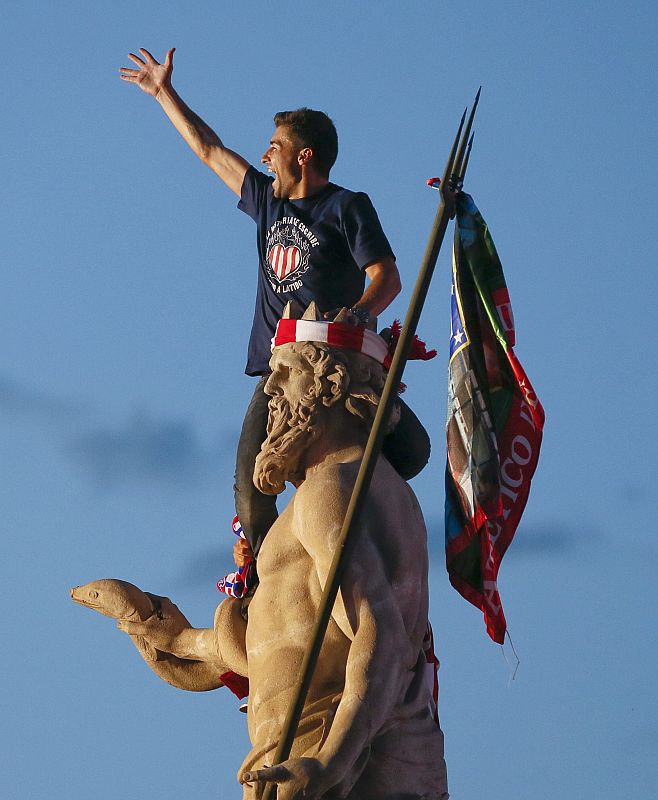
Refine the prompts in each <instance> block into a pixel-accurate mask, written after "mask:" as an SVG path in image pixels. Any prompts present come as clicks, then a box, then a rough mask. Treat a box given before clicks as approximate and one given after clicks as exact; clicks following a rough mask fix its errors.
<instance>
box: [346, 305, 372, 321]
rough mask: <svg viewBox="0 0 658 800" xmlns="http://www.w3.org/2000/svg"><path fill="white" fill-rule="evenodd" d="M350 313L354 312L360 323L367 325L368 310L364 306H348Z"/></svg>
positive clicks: (368, 318)
mask: <svg viewBox="0 0 658 800" xmlns="http://www.w3.org/2000/svg"><path fill="white" fill-rule="evenodd" d="M350 313H351V314H354V316H355V317H356V318H357V319H358V320H359V322H360V323H361V324H362V325H367V324H368V322H370V312H369V311H368V310H367V309H365V308H350Z"/></svg>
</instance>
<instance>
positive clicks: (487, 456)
mask: <svg viewBox="0 0 658 800" xmlns="http://www.w3.org/2000/svg"><path fill="white" fill-rule="evenodd" d="M514 344H515V332H514V318H513V315H512V307H511V304H510V299H509V294H508V291H507V286H506V284H505V276H504V275H503V269H502V266H501V263H500V260H499V258H498V254H497V253H496V248H495V247H494V243H493V240H492V238H491V236H490V234H489V229H488V228H487V225H486V223H485V221H484V220H483V219H482V216H481V215H480V212H479V211H478V209H477V207H476V206H475V203H474V202H473V199H472V198H471V197H470V196H469V195H467V194H464V193H461V194H459V195H458V197H457V227H456V231H455V243H454V251H453V274H452V296H451V338H450V364H449V380H448V420H447V431H446V433H447V440H448V462H447V466H446V507H445V533H446V564H447V568H448V574H449V577H450V582H451V583H452V585H453V586H454V587H455V589H457V591H458V592H459V593H460V594H461V595H463V597H465V598H466V599H467V600H468V601H469V602H471V603H473V605H475V606H477V607H478V608H479V609H481V610H482V612H483V614H484V619H485V623H486V626H487V633H488V634H489V636H491V638H492V639H493V640H494V641H495V642H498V643H500V644H502V643H503V642H504V639H505V631H506V629H507V626H506V622H505V615H504V614H503V608H502V604H501V600H500V595H499V593H498V585H497V579H498V570H499V568H500V562H501V561H502V558H503V556H504V555H505V552H506V550H507V548H508V547H509V545H510V543H511V541H512V538H513V537H514V533H515V532H516V529H517V526H518V524H519V520H520V519H521V514H522V513H523V509H524V508H525V505H526V502H527V500H528V494H529V492H530V481H531V479H532V476H533V474H534V472H535V468H536V466H537V460H538V458H539V449H540V445H541V438H542V429H543V426H544V410H543V408H542V406H541V403H540V402H539V399H538V398H537V396H536V394H535V392H534V390H533V388H532V385H531V384H530V381H529V380H528V377H527V375H526V374H525V372H524V370H523V367H522V366H521V364H520V363H519V361H518V359H517V358H516V356H515V354H514V351H513V347H514Z"/></svg>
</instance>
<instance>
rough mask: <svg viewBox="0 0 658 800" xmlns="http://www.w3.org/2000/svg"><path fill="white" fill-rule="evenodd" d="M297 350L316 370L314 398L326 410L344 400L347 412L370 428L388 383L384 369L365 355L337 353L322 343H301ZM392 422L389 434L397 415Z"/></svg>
mask: <svg viewBox="0 0 658 800" xmlns="http://www.w3.org/2000/svg"><path fill="white" fill-rule="evenodd" d="M296 349H297V352H298V353H299V354H300V355H301V356H303V357H304V358H305V359H306V360H307V361H308V363H309V364H310V365H311V366H312V367H313V373H314V378H315V380H314V394H315V396H316V397H319V398H322V402H323V403H324V405H327V406H328V405H333V403H334V402H335V401H337V400H339V399H341V398H342V399H343V401H344V404H345V409H346V410H347V411H349V413H350V414H353V415H354V416H356V417H359V418H360V419H362V420H364V421H365V422H366V423H367V425H368V428H369V427H370V425H372V422H373V420H374V418H375V414H376V413H377V406H378V405H379V400H380V397H381V394H382V389H383V388H384V383H385V382H386V372H385V371H384V368H383V367H382V365H381V364H380V363H379V362H378V361H375V360H374V359H373V358H370V356H367V355H364V354H363V353H359V352H357V351H355V350H338V349H336V348H335V347H331V346H330V345H328V344H325V343H323V342H304V343H303V344H302V343H299V344H298V345H297V346H296ZM392 418H393V420H394V421H392V424H391V423H389V431H387V432H390V430H391V429H392V428H393V427H394V425H395V422H397V416H396V411H394V412H393V414H392Z"/></svg>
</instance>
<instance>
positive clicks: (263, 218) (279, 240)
mask: <svg viewBox="0 0 658 800" xmlns="http://www.w3.org/2000/svg"><path fill="white" fill-rule="evenodd" d="M273 180H274V179H273V178H270V177H268V176H267V175H263V173H262V172H259V171H258V170H257V169H254V167H249V169H248V170H247V174H246V175H245V178H244V183H243V184H242V195H241V197H240V202H239V203H238V208H239V209H240V210H241V211H244V212H245V214H249V216H250V217H251V218H252V219H253V220H254V221H255V222H256V225H257V226H258V228H257V241H258V260H259V270H258V289H257V292H256V307H255V309H254V320H253V324H252V327H251V337H250V339H249V353H248V357H247V367H246V369H245V372H246V373H247V375H261V374H262V373H263V372H266V371H267V369H268V364H269V360H270V355H271V353H270V343H271V339H272V337H273V336H274V330H275V328H276V324H277V322H278V321H279V319H280V318H281V314H282V312H283V308H284V306H285V304H286V303H287V302H288V301H289V300H292V301H294V302H293V305H295V303H297V304H298V306H299V307H300V308H306V307H307V306H308V304H309V303H310V302H311V300H315V302H316V303H317V305H318V308H319V310H320V311H322V312H324V311H331V310H332V309H334V308H340V307H342V306H347V307H348V308H349V307H350V306H352V305H354V303H356V302H357V300H358V299H359V298H360V297H361V295H362V294H363V290H364V286H365V275H364V272H363V268H364V267H367V266H368V265H369V264H372V263H374V262H375V261H381V260H382V259H383V258H386V257H389V256H393V251H392V250H391V246H390V244H389V243H388V240H387V238H386V236H385V235H384V231H383V230H382V226H381V224H380V222H379V218H378V217H377V212H376V211H375V209H374V207H373V205H372V203H371V202H370V198H369V197H368V195H367V194H364V193H363V192H351V191H349V190H348V189H343V188H342V187H341V186H336V185H335V184H333V183H329V184H328V185H327V186H325V187H324V188H323V189H321V190H320V192H318V194H316V195H314V196H313V197H305V198H303V199H301V200H287V199H279V198H276V197H274V195H273V193H272V183H273Z"/></svg>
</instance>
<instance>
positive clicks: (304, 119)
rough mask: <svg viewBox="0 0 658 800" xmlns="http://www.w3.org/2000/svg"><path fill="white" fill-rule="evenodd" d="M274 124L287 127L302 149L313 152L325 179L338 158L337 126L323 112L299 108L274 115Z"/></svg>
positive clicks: (315, 162) (315, 164)
mask: <svg viewBox="0 0 658 800" xmlns="http://www.w3.org/2000/svg"><path fill="white" fill-rule="evenodd" d="M274 124H275V125H276V126H277V127H278V126H279V125H285V127H286V128H288V129H289V130H290V131H291V133H292V134H293V136H294V137H295V139H296V140H297V143H298V144H299V145H300V147H310V148H311V150H312V151H313V161H314V166H315V167H316V169H317V170H318V172H321V173H322V174H323V175H324V176H325V177H326V176H328V175H329V170H330V169H331V168H332V167H333V165H334V163H335V161H336V157H337V156H338V134H337V133H336V126H335V125H334V123H333V122H332V121H331V120H330V119H329V117H328V116H327V115H326V114H325V113H324V112H323V111H314V110H313V109H312V108H298V109H297V110H296V111H279V113H278V114H275V115H274Z"/></svg>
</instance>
